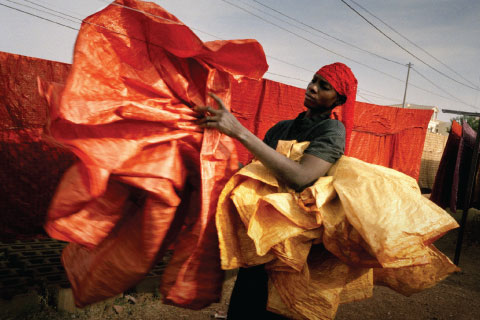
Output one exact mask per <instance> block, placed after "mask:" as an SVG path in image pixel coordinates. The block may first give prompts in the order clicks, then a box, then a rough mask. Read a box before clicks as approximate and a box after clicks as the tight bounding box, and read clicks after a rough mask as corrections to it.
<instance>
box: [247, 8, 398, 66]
mask: <svg viewBox="0 0 480 320" xmlns="http://www.w3.org/2000/svg"><path fill="white" fill-rule="evenodd" d="M252 1H253V2H255V3H258V4H259V5H261V6H263V7H265V8H268V9H270V10H272V11H273V12H276V13H278V14H279V15H281V16H284V17H286V18H288V19H290V20H292V21H295V22H296V23H299V24H301V25H303V26H305V27H307V28H310V29H312V30H315V31H316V32H318V33H321V34H323V35H325V36H327V37H329V38H331V39H334V40H336V41H338V42H341V43H343V44H345V45H347V46H350V47H352V48H355V49H357V50H360V51H363V52H365V53H368V54H370V55H372V56H375V57H377V58H380V59H383V60H386V61H389V62H393V63H395V64H398V65H401V66H404V65H405V64H404V63H401V62H398V61H395V60H392V59H390V58H387V57H384V56H381V55H379V54H377V53H375V52H371V51H368V50H365V49H363V48H360V47H358V46H356V45H354V44H352V43H349V42H347V41H345V40H342V39H340V38H337V37H335V36H332V35H330V34H328V33H326V32H325V31H322V30H320V29H318V28H315V27H313V26H311V25H309V24H306V23H304V22H302V21H300V20H298V19H295V18H293V17H291V16H289V15H287V14H285V13H283V12H281V11H280V10H277V9H275V8H272V7H270V6H268V5H266V4H264V3H262V2H260V1H257V0H252ZM250 7H251V6H250ZM257 10H259V9H257ZM259 11H260V12H264V11H261V10H259ZM264 13H265V12H264ZM265 14H268V13H265ZM269 16H272V15H270V14H269ZM276 19H279V18H276ZM279 20H280V21H284V20H281V19H279ZM284 22H285V23H288V22H286V21H284ZM288 24H290V25H292V24H291V23H288ZM301 30H304V29H301ZM304 31H305V30H304ZM309 33H310V32H309Z"/></svg>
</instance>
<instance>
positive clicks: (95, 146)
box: [40, 0, 267, 308]
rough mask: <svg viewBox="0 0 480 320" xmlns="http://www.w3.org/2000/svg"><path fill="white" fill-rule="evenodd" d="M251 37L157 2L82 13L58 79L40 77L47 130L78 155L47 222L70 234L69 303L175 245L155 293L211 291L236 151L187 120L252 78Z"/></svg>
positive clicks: (256, 53) (176, 296) (145, 267)
mask: <svg viewBox="0 0 480 320" xmlns="http://www.w3.org/2000/svg"><path fill="white" fill-rule="evenodd" d="M266 69H267V64H266V60H265V55H264V52H263V50H262V48H261V46H260V44H259V43H258V42H256V41H254V40H236V41H214V42H208V43H203V42H202V41H201V40H200V39H199V38H198V37H197V36H195V34H194V33H193V32H192V31H191V30H190V29H189V28H188V27H187V26H185V25H184V24H183V23H182V22H180V21H179V20H178V19H177V18H175V17H174V16H173V15H171V14H170V13H168V12H166V11H165V10H163V9H162V8H160V7H159V6H157V5H155V4H153V3H148V2H143V1H135V0H123V1H122V0H117V1H116V2H114V3H112V4H111V5H109V6H108V7H106V8H105V9H104V10H102V11H101V12H99V13H96V14H94V15H92V16H90V17H88V18H86V19H85V21H84V23H83V25H82V28H81V30H80V33H79V35H78V39H77V42H76V46H75V52H74V63H73V65H72V71H71V73H70V75H69V77H68V79H67V82H66V84H65V86H63V85H60V84H54V83H50V84H46V83H41V86H40V87H41V92H42V93H43V94H44V96H45V97H46V98H47V100H48V101H49V104H50V116H51V125H50V134H51V135H52V137H54V138H55V139H56V141H57V142H60V143H61V144H63V145H65V146H67V147H68V148H69V149H70V150H72V151H73V152H74V153H75V155H76V156H77V157H78V158H79V161H78V162H77V163H76V164H75V165H73V166H72V167H71V168H70V169H69V170H68V171H67V173H66V174H65V176H64V177H63V179H62V181H61V183H60V185H59V187H58V190H57V191H56V194H55V196H54V198H53V200H52V203H51V205H50V209H49V212H48V218H47V222H46V225H45V228H46V230H47V232H48V233H49V235H50V236H52V237H54V238H57V239H60V240H64V241H69V242H71V244H69V245H68V246H67V247H66V248H65V250H64V252H63V255H62V262H63V264H64V267H65V270H66V272H67V275H68V278H69V280H70V282H71V285H72V289H73V293H74V297H75V302H76V304H77V305H78V306H84V305H87V304H90V303H93V302H96V301H99V300H102V299H105V298H108V297H111V296H114V295H116V294H118V293H121V292H123V291H125V290H126V289H128V288H130V287H132V286H133V285H135V284H136V283H137V282H138V281H140V280H141V279H142V278H143V277H144V276H145V275H146V274H147V273H148V271H149V270H150V269H151V268H152V266H154V265H155V264H156V263H157V261H158V260H159V259H161V258H162V255H163V254H164V252H165V250H166V249H168V248H171V247H174V252H173V256H172V259H171V261H170V262H169V264H168V265H167V267H166V270H165V271H164V274H163V278H162V284H161V288H160V291H161V292H162V294H163V296H164V299H165V301H166V302H168V303H173V304H177V305H180V306H184V307H189V308H202V307H204V306H206V305H208V304H210V303H212V302H215V301H218V300H219V298H220V294H221V288H222V282H223V271H222V270H221V268H220V259H219V249H218V239H217V234H216V230H215V210H216V203H217V197H218V195H219V194H220V192H221V190H222V188H223V187H224V185H225V183H226V182H227V180H228V178H229V177H230V176H231V175H232V174H233V173H234V172H235V171H236V170H237V166H238V160H237V157H236V153H235V147H234V143H233V141H232V140H231V138H229V137H227V136H225V135H222V134H220V133H219V132H218V131H216V130H211V129H209V130H203V129H202V128H200V127H198V125H196V120H197V118H196V114H195V112H194V111H193V110H192V107H193V106H195V105H206V104H210V105H213V101H210V100H209V99H210V98H209V96H208V92H213V93H215V94H216V95H218V96H220V97H221V98H222V99H223V100H224V101H226V104H227V105H229V104H230V103H229V101H230V96H231V88H230V83H231V78H232V77H234V78H240V77H242V76H248V77H252V78H255V79H259V78H261V76H262V75H263V73H264V72H265V71H266Z"/></svg>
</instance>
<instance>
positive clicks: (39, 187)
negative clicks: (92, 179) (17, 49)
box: [0, 52, 75, 240]
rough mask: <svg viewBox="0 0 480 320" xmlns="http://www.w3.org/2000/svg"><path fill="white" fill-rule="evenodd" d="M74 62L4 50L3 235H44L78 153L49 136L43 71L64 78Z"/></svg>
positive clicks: (0, 69)
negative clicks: (58, 189) (62, 183)
mask: <svg viewBox="0 0 480 320" xmlns="http://www.w3.org/2000/svg"><path fill="white" fill-rule="evenodd" d="M69 71H70V65H68V64H64V63H60V62H54V61H48V60H42V59H36V58H28V57H24V56H19V55H15V54H10V53H5V52H0V92H1V94H0V153H1V154H2V156H1V157H0V181H1V182H2V183H1V184H0V194H1V196H0V198H1V199H2V200H1V201H0V212H1V215H0V239H2V240H10V239H31V238H35V237H44V236H45V232H44V230H43V224H44V222H45V218H46V214H47V209H48V206H49V204H50V200H51V198H52V196H53V194H54V192H55V188H56V187H57V184H58V182H59V180H60V178H61V176H62V175H63V173H64V172H65V170H66V169H67V168H68V167H69V166H70V165H71V164H72V163H73V161H74V159H75V156H74V155H73V154H72V153H71V152H70V151H69V150H67V149H65V148H63V147H61V146H59V145H58V144H55V143H52V142H51V141H48V140H46V139H44V127H45V126H46V124H47V122H48V106H47V104H46V102H45V99H44V98H42V97H41V96H40V95H39V93H38V89H37V82H36V77H37V75H39V76H41V77H43V78H44V79H46V80H48V81H54V82H63V81H64V80H65V78H66V76H67V75H68V72H69Z"/></svg>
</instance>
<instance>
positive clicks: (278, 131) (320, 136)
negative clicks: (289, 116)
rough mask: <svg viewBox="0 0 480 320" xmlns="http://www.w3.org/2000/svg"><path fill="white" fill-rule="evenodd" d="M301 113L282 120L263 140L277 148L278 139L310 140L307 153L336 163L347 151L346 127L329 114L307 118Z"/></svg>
mask: <svg viewBox="0 0 480 320" xmlns="http://www.w3.org/2000/svg"><path fill="white" fill-rule="evenodd" d="M305 114H306V112H302V113H300V114H299V115H298V116H297V118H296V119H294V120H284V121H280V122H279V123H277V124H276V125H274V126H273V127H272V128H270V129H269V130H268V131H267V133H266V134H265V138H264V139H263V141H264V142H265V143H266V144H268V145H269V146H270V147H272V148H274V149H276V148H277V144H278V140H297V141H298V142H303V141H310V145H309V146H308V148H307V149H306V150H305V153H307V154H311V155H314V156H316V157H319V158H320V159H323V160H325V161H327V162H330V163H335V162H336V161H337V160H338V159H339V158H340V157H341V156H342V155H343V153H344V151H345V127H344V125H343V123H342V122H340V121H338V120H333V119H330V118H329V116H328V115H325V116H322V117H317V118H313V119H311V118H305Z"/></svg>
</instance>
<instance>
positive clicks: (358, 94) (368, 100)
mask: <svg viewBox="0 0 480 320" xmlns="http://www.w3.org/2000/svg"><path fill="white" fill-rule="evenodd" d="M357 96H359V97H360V98H362V99H363V100H366V101H367V102H369V103H372V104H375V103H373V101H371V100H370V99H367V98H365V97H364V96H362V95H361V94H360V93H358V92H357Z"/></svg>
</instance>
